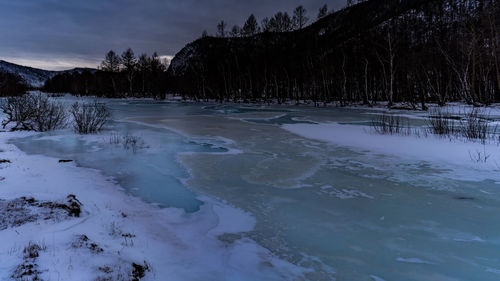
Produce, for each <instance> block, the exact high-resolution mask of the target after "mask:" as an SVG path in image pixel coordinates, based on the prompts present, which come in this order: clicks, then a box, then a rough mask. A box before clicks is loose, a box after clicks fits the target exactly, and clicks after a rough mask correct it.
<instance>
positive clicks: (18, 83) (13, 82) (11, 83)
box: [0, 71, 28, 97]
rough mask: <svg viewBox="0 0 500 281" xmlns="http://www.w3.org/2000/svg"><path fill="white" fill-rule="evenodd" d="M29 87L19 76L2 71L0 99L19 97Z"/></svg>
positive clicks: (0, 75) (0, 76) (0, 73)
mask: <svg viewBox="0 0 500 281" xmlns="http://www.w3.org/2000/svg"><path fill="white" fill-rule="evenodd" d="M27 90H28V86H27V85H26V83H25V82H24V81H23V79H22V78H21V77H20V76H19V75H15V74H11V73H7V72H1V71H0V97H10V96H19V95H22V94H24V93H25V92H26V91H27Z"/></svg>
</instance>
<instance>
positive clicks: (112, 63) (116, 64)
mask: <svg viewBox="0 0 500 281" xmlns="http://www.w3.org/2000/svg"><path fill="white" fill-rule="evenodd" d="M101 68H102V70H104V71H107V72H110V73H111V84H112V86H113V93H114V95H115V96H116V95H117V88H116V81H115V75H114V73H116V72H118V71H120V58H119V57H118V55H116V53H115V52H114V51H113V50H111V51H109V52H108V53H107V54H106V57H105V58H104V61H103V62H102V63H101Z"/></svg>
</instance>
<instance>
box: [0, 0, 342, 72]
mask: <svg viewBox="0 0 500 281" xmlns="http://www.w3.org/2000/svg"><path fill="white" fill-rule="evenodd" d="M325 3H326V4H328V6H329V8H334V9H339V8H341V7H342V6H344V5H345V0H301V1H297V0H246V1H243V0H175V1H173V0H0V60H6V61H9V62H13V63H17V64H22V65H28V66H32V67H38V68H44V69H50V70H62V69H69V68H72V67H76V66H79V67H97V66H98V65H99V64H100V61H101V60H102V58H103V57H104V54H105V53H106V52H107V51H109V50H114V51H116V52H117V53H121V52H123V51H124V50H125V49H126V48H128V47H130V48H132V49H133V50H134V52H135V53H136V54H141V53H147V54H152V53H153V52H155V51H156V52H158V54H159V55H161V56H173V55H175V54H176V53H177V52H178V51H180V49H182V47H184V46H185V45H186V44H187V43H189V42H191V41H193V40H195V39H197V38H199V37H200V35H201V34H202V32H203V30H205V29H206V30H207V31H208V33H209V34H214V33H215V30H216V25H217V22H219V21H220V20H225V21H226V22H227V23H228V29H229V28H230V27H232V26H233V25H234V24H239V25H242V24H243V23H244V21H245V20H246V19H247V18H248V16H249V15H250V14H252V13H253V14H255V16H256V17H257V19H258V21H259V22H260V20H261V19H262V18H264V17H269V16H272V15H273V14H274V13H275V12H277V11H287V12H289V13H292V11H293V9H294V8H295V7H296V6H298V5H303V6H304V7H305V8H306V9H307V10H308V16H309V18H311V19H314V18H316V15H317V12H318V9H319V8H320V7H321V6H322V5H323V4H325Z"/></svg>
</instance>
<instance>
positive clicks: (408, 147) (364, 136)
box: [282, 123, 500, 181]
mask: <svg viewBox="0 0 500 281" xmlns="http://www.w3.org/2000/svg"><path fill="white" fill-rule="evenodd" d="M282 128H284V129H285V130H288V131H290V132H292V133H294V134H297V135H300V136H302V137H306V138H309V139H314V140H320V141H325V142H328V143H332V144H335V145H340V146H345V147H350V148H352V149H355V150H358V151H369V152H370V153H372V154H384V155H392V156H394V157H398V158H399V159H401V160H402V161H403V162H409V163H414V162H416V161H424V162H428V163H430V164H432V165H438V166H439V167H441V168H443V167H444V168H450V169H449V170H447V171H446V172H447V173H448V175H449V176H450V177H454V178H460V179H463V180H472V181H481V180H484V179H494V180H498V178H500V176H498V175H497V174H500V173H498V171H499V170H500V165H499V164H500V149H498V145H497V144H494V143H490V144H485V145H483V144H481V143H475V142H466V141H461V140H451V141H450V140H449V139H443V138H439V137H434V136H429V137H427V138H424V137H416V136H396V135H379V134H376V133H375V132H373V131H371V129H370V128H369V127H366V126H359V125H341V124H338V123H320V124H285V125H283V126H282ZM478 154H481V155H483V156H484V155H486V156H488V159H487V161H486V162H484V161H476V160H475V156H476V155H478Z"/></svg>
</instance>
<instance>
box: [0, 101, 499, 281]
mask: <svg viewBox="0 0 500 281" xmlns="http://www.w3.org/2000/svg"><path fill="white" fill-rule="evenodd" d="M65 99H68V100H67V102H68V103H70V102H72V101H73V98H69V97H66V98H65ZM103 101H104V102H106V103H107V104H108V106H109V107H110V108H111V109H112V111H113V122H112V123H110V124H109V125H108V126H107V128H106V130H105V131H104V132H102V133H101V134H99V135H94V136H77V135H74V134H73V133H72V132H71V131H69V130H66V131H59V132H53V133H50V134H24V133H23V134H21V133H16V138H13V137H14V135H12V134H10V133H9V138H11V140H10V143H12V144H15V145H16V146H17V147H19V148H20V149H21V150H22V151H24V152H26V153H28V155H25V154H23V153H20V152H19V151H18V150H17V149H16V148H14V147H11V146H9V147H10V148H9V149H10V150H9V151H10V152H9V153H10V154H8V155H4V156H1V157H2V158H3V157H9V158H11V160H12V161H13V163H12V164H10V166H8V167H6V168H5V169H0V176H2V177H5V178H6V179H5V180H4V181H0V186H2V187H5V186H6V187H8V188H5V189H2V198H7V199H8V198H17V197H19V196H21V195H23V194H30V195H32V196H36V197H39V198H40V200H42V199H44V200H54V199H60V198H62V197H64V196H66V195H67V192H75V193H77V195H78V196H82V198H81V199H82V200H83V201H86V202H87V204H85V206H86V207H85V208H86V211H87V212H88V213H89V214H90V215H89V216H88V218H86V219H84V220H85V221H83V222H82V221H72V222H64V223H62V224H60V225H45V224H42V226H43V231H42V232H36V231H35V230H36V227H35V226H33V225H32V226H31V227H27V228H26V229H25V228H23V229H21V230H22V231H23V233H25V232H26V233H29V235H28V234H27V235H26V236H24V235H23V237H22V238H21V237H19V238H18V237H16V235H17V234H15V232H13V230H9V231H8V234H5V233H2V232H0V236H1V235H4V236H2V237H1V238H5V239H12V241H13V242H12V244H9V245H8V246H3V248H2V250H3V251H4V252H9V249H10V248H12V250H11V251H12V252H15V253H14V254H12V257H14V256H16V257H17V256H18V255H19V250H15V249H14V248H16V247H17V248H20V247H23V246H24V243H25V242H26V241H27V239H28V240H35V241H45V243H46V244H47V246H48V247H47V248H48V249H50V250H47V252H45V253H43V256H42V258H43V259H42V260H41V265H42V266H43V267H45V268H48V269H51V270H50V271H49V272H51V273H50V274H53V275H51V276H55V275H54V274H55V273H54V272H55V271H54V270H55V269H57V268H59V267H60V268H68V267H69V266H70V265H72V267H73V268H74V269H73V270H74V271H73V273H74V272H75V271H82V272H87V273H86V274H83V275H82V276H87V277H88V276H93V275H92V274H93V271H92V270H90V269H88V268H89V266H90V267H92V266H94V265H96V264H97V263H109V264H112V265H116V264H117V263H119V261H118V260H117V259H115V257H113V256H112V255H111V256H110V257H109V259H108V258H107V259H104V260H99V259H100V258H99V259H96V260H95V261H94V260H92V259H90V258H89V256H88V253H82V252H80V251H73V250H71V252H70V253H71V254H72V255H73V256H77V257H78V262H83V265H84V266H81V267H78V266H77V265H76V262H75V261H74V260H72V261H70V260H69V258H68V255H64V258H61V259H60V260H59V261H58V260H57V259H56V258H53V256H54V253H56V255H57V254H60V253H62V252H65V251H67V249H68V244H67V243H68V242H65V243H66V244H64V243H63V244H59V242H58V241H70V240H71V239H73V237H74V235H75V234H81V233H82V232H85V233H86V234H88V236H89V238H91V239H92V240H94V241H100V242H101V243H102V245H103V246H102V247H103V248H105V250H106V251H112V252H113V251H115V252H116V251H118V249H121V248H123V247H124V246H123V245H121V243H123V242H124V240H123V238H122V237H120V238H119V239H116V238H110V237H108V236H109V233H110V232H111V231H110V230H111V229H115V228H116V229H118V230H120V231H122V232H124V233H129V232H130V233H134V234H135V235H137V238H136V239H135V240H134V245H135V246H134V249H128V248H126V249H127V250H126V251H125V252H124V253H122V254H123V259H124V260H125V261H132V260H134V261H137V262H142V260H147V261H151V260H157V261H156V262H154V263H153V264H152V267H153V268H163V267H165V265H168V266H167V267H166V269H165V270H162V271H161V272H155V274H154V276H153V275H151V276H150V278H151V279H156V280H162V279H161V277H163V276H175V277H178V279H189V280H199V279H201V276H205V279H216V280H266V279H268V280H290V279H299V280H300V279H301V278H303V279H306V280H335V279H337V280H376V281H378V280H457V279H458V280H496V278H497V277H498V275H497V274H496V273H495V272H492V270H489V271H488V270H487V269H495V268H497V267H498V265H497V263H498V251H499V250H500V248H499V246H498V241H500V236H499V234H498V233H499V232H498V225H499V223H500V222H499V221H498V219H496V218H497V217H498V216H497V214H498V213H499V212H500V202H499V197H498V196H499V191H498V188H499V185H498V184H497V183H498V182H500V171H498V167H497V166H496V165H495V162H494V161H493V160H496V159H498V160H499V161H500V155H498V151H499V150H498V147H497V146H496V145H486V146H485V147H483V146H482V145H481V144H477V143H465V142H458V141H457V142H450V141H448V140H443V139H439V138H416V137H411V136H410V137H400V136H379V135H375V134H373V133H371V132H370V128H369V127H368V125H369V124H370V118H372V115H373V114H372V113H377V112H380V111H382V109H373V110H367V109H359V108H358V109H353V108H347V109H346V108H342V109H335V108H326V109H313V108H306V107H304V108H298V107H287V106H281V107H276V108H272V107H262V106H247V105H245V106H238V105H208V106H207V105H206V104H194V103H190V104H181V103H164V102H153V101H141V100H135V101H127V100H116V101H113V100H103ZM397 114H400V115H401V116H405V117H407V118H410V119H412V122H415V124H417V125H418V124H422V114H423V113H422V112H417V113H413V112H406V111H400V112H398V113H397ZM249 120H253V121H255V120H264V121H266V122H249ZM303 120H310V121H307V122H305V123H304V122H302V121H303ZM113 134H117V135H127V134H129V135H134V136H138V137H140V138H141V139H142V140H143V141H144V143H145V146H146V148H144V149H139V150H138V151H137V152H135V153H134V152H132V151H130V150H124V149H123V148H122V147H121V146H120V145H113V144H110V141H109V138H110V136H111V135H113ZM3 141H5V139H4V140H3ZM483 148H484V149H486V151H488V153H491V154H492V156H491V159H493V160H492V161H491V162H487V163H474V162H473V161H471V159H470V156H469V154H468V151H474V150H476V149H481V150H482V149H483ZM48 156H50V157H51V158H47V157H48ZM63 158H64V159H67V158H69V159H73V160H75V161H76V162H74V163H67V164H64V165H60V164H59V163H58V162H57V160H58V159H63ZM25 163H26V164H25ZM46 163H48V164H46ZM8 171H10V172H8ZM14 171H21V172H22V174H19V175H16V174H15V173H14ZM7 172H8V173H7ZM9 173H10V174H9ZM16 173H17V172H16ZM58 175H63V177H62V178H60V177H59V176H58ZM16 177H17V178H18V179H19V182H18V183H15V182H13V178H16ZM21 179H22V180H21ZM68 186H69V187H68ZM120 188H123V191H124V192H121V191H120ZM146 203H152V204H155V205H152V204H146ZM155 206H158V207H159V208H158V207H155ZM121 211H125V212H126V213H127V214H130V213H132V214H134V215H129V216H128V217H127V218H128V219H126V218H121V216H120V212H121ZM101 213H102V214H101ZM97 214H99V215H97ZM129 219H130V221H128V220H129ZM112 223H114V225H113V226H112ZM92 227H95V230H92ZM138 227H139V228H140V231H139V230H138ZM54 233H55V234H54ZM53 235H55V236H54V238H52V237H53ZM54 241H55V242H54ZM102 241H104V242H102ZM17 248H16V249H17ZM54 249H55V250H54ZM139 249H140V250H139ZM21 250H22V249H21ZM50 251H53V252H52V254H51V252H50ZM120 251H122V250H120ZM16 253H17V254H16ZM51 255H52V258H49V257H50V256H51ZM207 256H209V257H210V258H208V259H207ZM16 261H17V258H9V262H8V263H7V264H0V271H2V272H3V271H6V270H7V271H8V270H10V269H11V268H12V267H13V266H15V263H16ZM44 261H49V264H46V263H45V262H44ZM185 265H190V266H189V269H188V266H185ZM271 265H272V266H271ZM77 267H78V269H77ZM85 268H87V269H85ZM94 269H95V268H94ZM86 270H87V271H86ZM94 273H95V272H94ZM47 274H48V273H47ZM64 274H66V275H64V276H63V277H68V274H70V271H69V270H64ZM163 274H165V275H163ZM5 276H7V275H5ZM72 277H74V275H73V276H72ZM82 278H84V277H82ZM62 279H64V278H62ZM66 279H67V278H66ZM87 279H89V278H87ZM173 279H176V278H173Z"/></svg>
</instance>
